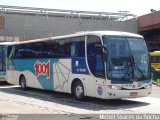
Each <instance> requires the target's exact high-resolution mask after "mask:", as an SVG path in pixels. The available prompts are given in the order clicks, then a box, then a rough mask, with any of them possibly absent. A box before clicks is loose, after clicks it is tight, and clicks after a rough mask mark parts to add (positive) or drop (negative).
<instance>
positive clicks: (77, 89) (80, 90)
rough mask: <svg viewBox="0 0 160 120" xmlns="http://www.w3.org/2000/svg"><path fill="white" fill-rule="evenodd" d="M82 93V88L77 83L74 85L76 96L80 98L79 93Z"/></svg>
mask: <svg viewBox="0 0 160 120" xmlns="http://www.w3.org/2000/svg"><path fill="white" fill-rule="evenodd" d="M82 93H83V88H82V86H80V85H78V86H77V87H76V96H77V97H78V98H80V97H81V95H82Z"/></svg>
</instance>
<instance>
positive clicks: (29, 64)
mask: <svg viewBox="0 0 160 120" xmlns="http://www.w3.org/2000/svg"><path fill="white" fill-rule="evenodd" d="M57 62H58V59H39V60H38V59H32V60H26V59H23V60H18V59H15V60H13V64H14V66H15V69H16V70H18V71H20V72H23V71H25V70H28V71H30V72H31V73H33V74H34V75H35V77H37V80H38V81H39V83H40V84H41V86H42V87H43V88H44V89H46V90H53V89H54V84H53V64H54V63H57ZM47 64H48V65H49V66H47V67H49V69H48V68H46V67H45V65H47ZM42 69H43V70H42ZM48 70H49V71H48ZM48 72H49V73H48Z"/></svg>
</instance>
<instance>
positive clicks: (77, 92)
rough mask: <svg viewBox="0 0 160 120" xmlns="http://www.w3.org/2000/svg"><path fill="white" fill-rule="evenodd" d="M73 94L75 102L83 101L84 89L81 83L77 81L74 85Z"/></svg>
mask: <svg viewBox="0 0 160 120" xmlns="http://www.w3.org/2000/svg"><path fill="white" fill-rule="evenodd" d="M73 94H74V97H75V98H76V99H77V100H83V99H84V87H83V84H82V82H81V81H77V82H76V83H75V84H74V88H73Z"/></svg>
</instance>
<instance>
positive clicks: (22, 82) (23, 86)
mask: <svg viewBox="0 0 160 120" xmlns="http://www.w3.org/2000/svg"><path fill="white" fill-rule="evenodd" d="M21 86H22V88H25V80H24V79H22V81H21Z"/></svg>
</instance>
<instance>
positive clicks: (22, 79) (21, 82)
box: [20, 76, 27, 90]
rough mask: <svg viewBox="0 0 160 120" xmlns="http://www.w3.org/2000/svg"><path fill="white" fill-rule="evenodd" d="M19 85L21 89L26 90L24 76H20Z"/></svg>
mask: <svg viewBox="0 0 160 120" xmlns="http://www.w3.org/2000/svg"><path fill="white" fill-rule="evenodd" d="M20 86H21V89H22V90H26V89H27V86H26V78H25V77H24V76H21V77H20Z"/></svg>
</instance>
